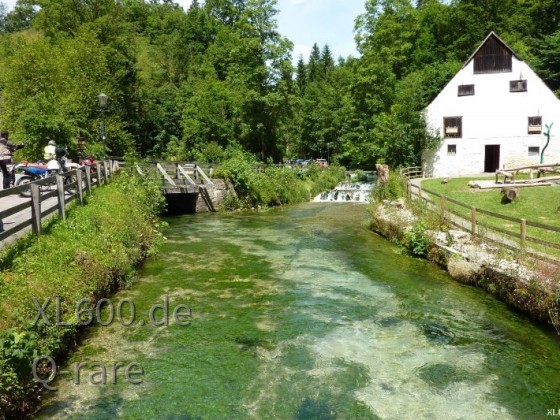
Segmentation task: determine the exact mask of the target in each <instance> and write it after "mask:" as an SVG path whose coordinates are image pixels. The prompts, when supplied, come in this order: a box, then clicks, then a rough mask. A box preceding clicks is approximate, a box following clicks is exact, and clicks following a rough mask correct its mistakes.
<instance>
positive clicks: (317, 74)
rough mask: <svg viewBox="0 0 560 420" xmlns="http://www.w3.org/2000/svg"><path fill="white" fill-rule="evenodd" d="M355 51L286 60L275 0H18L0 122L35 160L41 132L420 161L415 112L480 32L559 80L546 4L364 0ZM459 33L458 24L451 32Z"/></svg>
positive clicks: (3, 73)
mask: <svg viewBox="0 0 560 420" xmlns="http://www.w3.org/2000/svg"><path fill="white" fill-rule="evenodd" d="M365 6H366V7H365V8H366V11H365V13H364V14H363V15H361V16H358V17H357V19H356V41H357V45H358V50H359V52H360V53H361V57H360V58H340V59H338V60H337V59H336V58H335V57H333V53H332V51H331V50H330V48H329V47H328V46H327V45H325V46H323V47H322V48H320V47H319V46H318V45H315V46H314V47H313V49H312V51H311V54H310V56H309V57H307V59H304V57H300V60H299V62H298V63H297V66H295V68H294V66H292V63H291V58H292V57H291V50H292V43H291V42H290V41H289V40H288V39H286V38H285V37H283V36H282V35H281V34H280V33H278V30H277V25H276V20H275V15H276V14H277V4H276V0H206V1H204V2H201V1H200V2H199V1H193V3H192V5H191V7H190V8H189V9H188V10H187V11H184V10H183V9H182V8H181V7H179V6H178V5H177V4H175V3H174V2H173V1H170V0H165V1H161V0H160V1H158V0H149V1H148V0H119V1H117V0H91V1H76V0H18V3H17V6H16V8H15V9H14V10H13V11H11V12H9V13H6V9H5V8H2V7H0V35H1V36H0V95H1V96H0V98H1V103H2V113H1V114H0V126H1V127H2V128H8V129H10V130H11V131H12V133H13V134H12V138H14V139H16V140H19V141H26V142H27V143H28V144H29V147H28V148H26V149H25V150H24V151H23V152H20V153H22V156H23V154H25V157H28V158H32V157H36V156H37V155H38V153H39V151H40V149H41V148H42V147H43V146H44V145H45V144H46V143H47V141H48V139H50V138H52V139H55V140H57V141H58V142H59V143H63V144H67V145H68V146H69V147H70V149H74V148H75V145H74V144H75V138H76V135H77V134H78V133H80V134H81V135H83V136H84V137H85V138H86V142H87V143H86V144H87V147H86V148H87V151H89V152H93V153H98V154H99V152H100V150H101V146H100V138H99V124H100V120H101V113H100V112H99V109H98V104H97V95H98V94H99V93H101V92H104V93H106V94H107V95H108V96H109V98H110V99H109V105H108V110H107V113H106V115H107V121H106V123H107V130H106V131H107V146H108V149H109V152H110V154H113V155H122V154H127V153H128V154H140V155H142V156H152V157H158V158H160V157H163V158H177V159H196V158H198V157H199V155H200V154H201V153H202V151H203V150H204V149H205V148H206V147H207V146H208V144H210V143H212V144H215V145H218V146H220V147H222V148H223V149H225V148H227V147H228V146H231V145H237V146H241V147H242V148H243V149H244V150H246V151H248V152H250V153H252V154H253V155H255V156H257V157H258V158H259V159H260V160H262V161H266V160H267V159H268V158H272V159H273V160H274V161H275V162H279V161H280V160H281V159H282V158H296V157H299V158H319V157H322V158H328V159H329V160H331V161H334V162H338V163H339V164H341V165H346V166H351V167H362V168H366V167H367V168H369V169H371V167H372V165H373V164H374V163H375V162H385V163H387V164H389V165H391V166H395V165H415V164H418V163H419V160H420V155H421V152H422V150H424V149H425V148H426V147H430V146H431V145H433V144H434V142H435V141H436V140H435V139H434V138H433V137H432V136H431V135H430V134H429V133H427V132H426V129H425V122H424V119H423V115H422V110H423V109H424V108H425V107H426V105H428V103H429V102H430V101H431V100H432V99H433V98H434V97H435V95H436V94H437V93H438V92H439V91H440V90H441V88H442V87H443V86H444V85H445V83H447V82H448V81H449V79H450V78H451V77H452V75H453V74H454V73H455V72H456V71H457V70H458V69H459V68H460V67H461V65H462V64H463V63H464V62H465V60H466V59H467V58H468V57H469V56H470V55H471V54H472V52H473V51H474V50H475V49H476V47H477V46H478V45H479V44H480V42H481V41H482V40H483V39H484V38H485V37H486V35H487V34H488V33H489V32H490V31H491V30H494V31H495V32H497V33H498V34H499V35H500V36H501V37H502V38H503V39H504V40H505V41H506V42H507V43H508V44H509V45H510V46H511V47H512V48H513V49H514V50H515V51H516V53H517V54H518V55H519V56H520V57H522V58H523V59H525V60H526V61H527V62H528V63H529V64H530V65H532V66H533V68H535V70H537V72H538V73H539V75H540V76H541V77H542V78H543V79H544V80H545V82H546V83H547V84H548V85H549V86H550V87H551V88H552V89H555V90H558V89H560V59H559V57H560V27H559V22H560V8H558V7H557V1H556V0H524V1H520V0H484V1H481V0H453V1H451V2H449V1H445V2H443V1H441V0H416V1H412V0H365ZM457 28H460V30H457Z"/></svg>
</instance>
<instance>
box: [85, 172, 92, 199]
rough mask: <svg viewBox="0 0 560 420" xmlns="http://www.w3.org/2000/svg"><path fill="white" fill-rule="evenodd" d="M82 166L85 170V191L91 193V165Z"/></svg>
mask: <svg viewBox="0 0 560 420" xmlns="http://www.w3.org/2000/svg"><path fill="white" fill-rule="evenodd" d="M84 168H85V170H86V193H87V195H91V166H89V165H86V166H84Z"/></svg>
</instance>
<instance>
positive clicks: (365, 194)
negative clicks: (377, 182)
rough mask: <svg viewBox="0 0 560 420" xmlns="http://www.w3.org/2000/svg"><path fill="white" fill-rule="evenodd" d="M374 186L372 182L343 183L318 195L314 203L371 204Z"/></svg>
mask: <svg viewBox="0 0 560 420" xmlns="http://www.w3.org/2000/svg"><path fill="white" fill-rule="evenodd" d="M373 186H374V184H373V183H371V182H353V181H347V182H341V183H340V184H338V185H337V186H336V187H335V188H334V189H332V190H330V191H326V192H323V193H321V194H319V195H317V196H316V197H315V198H314V199H313V201H314V202H338V203H346V202H353V203H369V198H370V194H371V190H372V188H373Z"/></svg>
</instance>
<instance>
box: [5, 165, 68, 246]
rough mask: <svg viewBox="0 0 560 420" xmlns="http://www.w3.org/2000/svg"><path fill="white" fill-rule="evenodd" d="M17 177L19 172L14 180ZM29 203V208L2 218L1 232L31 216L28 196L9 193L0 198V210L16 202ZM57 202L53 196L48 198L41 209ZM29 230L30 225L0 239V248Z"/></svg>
mask: <svg viewBox="0 0 560 420" xmlns="http://www.w3.org/2000/svg"><path fill="white" fill-rule="evenodd" d="M18 177H19V174H18V175H16V181H17V178H18ZM1 182H2V174H1V173H0V185H1ZM25 202H27V203H29V208H27V209H25V210H22V211H20V212H18V213H16V214H13V215H11V216H8V217H6V218H4V220H2V224H3V225H2V226H0V227H1V228H2V230H1V231H2V232H3V231H8V230H10V229H13V228H14V227H15V226H17V225H18V224H20V223H22V222H25V221H26V220H29V219H30V218H31V199H30V198H26V197H21V196H20V195H19V194H17V193H15V194H12V195H9V196H7V197H2V198H0V211H3V210H6V209H9V208H11V207H14V206H17V205H18V204H21V203H25ZM56 204H57V199H56V197H55V198H49V199H48V200H46V201H44V202H43V203H41V210H43V211H45V210H47V209H49V208H51V207H54V206H56ZM30 230H31V227H27V228H25V229H23V230H21V231H19V232H17V233H15V234H14V235H12V236H10V237H8V238H6V239H4V240H1V241H0V249H1V248H3V247H4V246H5V245H6V244H9V243H11V242H13V241H14V240H15V239H16V238H19V237H21V236H23V235H24V234H25V233H27V232H29V231H30Z"/></svg>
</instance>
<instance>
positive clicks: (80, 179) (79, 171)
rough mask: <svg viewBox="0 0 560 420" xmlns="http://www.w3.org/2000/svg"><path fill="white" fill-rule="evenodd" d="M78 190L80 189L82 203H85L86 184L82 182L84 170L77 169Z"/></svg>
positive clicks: (79, 197) (79, 194) (79, 195)
mask: <svg viewBox="0 0 560 420" xmlns="http://www.w3.org/2000/svg"><path fill="white" fill-rule="evenodd" d="M76 190H77V191H78V199H79V200H80V204H81V205H82V206H83V205H84V186H83V184H82V170H81V169H76Z"/></svg>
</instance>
